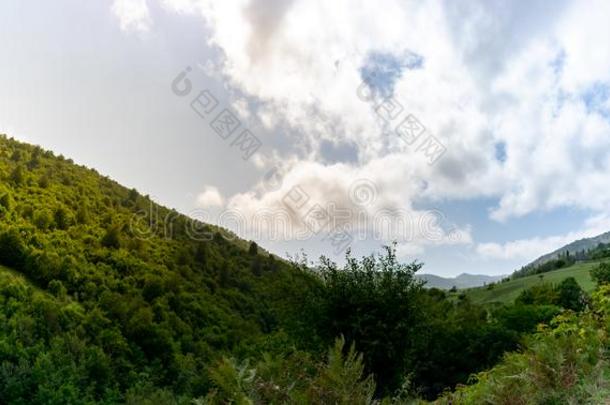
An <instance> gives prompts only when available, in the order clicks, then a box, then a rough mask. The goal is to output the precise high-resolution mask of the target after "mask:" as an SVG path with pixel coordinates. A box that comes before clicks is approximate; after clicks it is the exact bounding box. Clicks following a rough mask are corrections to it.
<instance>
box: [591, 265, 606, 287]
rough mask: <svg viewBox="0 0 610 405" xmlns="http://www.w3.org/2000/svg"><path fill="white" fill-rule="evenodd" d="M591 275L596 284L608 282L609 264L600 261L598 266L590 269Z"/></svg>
mask: <svg viewBox="0 0 610 405" xmlns="http://www.w3.org/2000/svg"><path fill="white" fill-rule="evenodd" d="M591 277H593V280H595V282H596V283H597V284H598V285H602V284H610V264H609V263H606V262H604V263H600V264H599V266H597V267H596V268H594V269H593V270H591Z"/></svg>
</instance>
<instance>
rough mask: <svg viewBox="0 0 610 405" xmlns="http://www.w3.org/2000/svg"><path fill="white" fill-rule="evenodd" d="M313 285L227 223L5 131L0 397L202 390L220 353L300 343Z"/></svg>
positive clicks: (69, 399)
mask: <svg viewBox="0 0 610 405" xmlns="http://www.w3.org/2000/svg"><path fill="white" fill-rule="evenodd" d="M317 285H319V281H318V279H317V278H315V277H314V276H312V275H311V274H309V273H307V272H304V271H299V270H298V269H296V268H294V267H293V266H291V265H289V264H288V263H286V262H285V261H283V260H280V259H277V258H275V257H274V256H272V255H269V254H268V253H266V252H264V251H262V250H261V249H259V248H258V246H256V244H254V243H250V242H248V241H244V240H240V239H238V238H236V237H235V235H233V234H231V233H230V232H229V231H227V230H225V229H222V228H218V227H215V226H212V225H207V224H203V223H200V222H197V221H194V220H192V219H190V218H188V217H186V216H183V215H181V214H180V213H178V212H176V211H174V210H171V209H168V208H165V207H162V206H160V205H158V204H156V203H155V202H153V201H151V199H150V198H148V197H147V196H143V195H141V194H140V193H138V192H137V191H136V190H130V189H127V188H125V187H122V186H121V185H119V184H117V183H116V182H114V181H112V180H110V179H108V178H107V177H104V176H101V175H100V174H98V173H97V172H96V171H95V170H91V169H88V168H86V167H82V166H78V165H76V164H74V163H73V162H72V161H71V160H69V159H66V158H64V157H62V156H55V155H54V154H53V153H52V152H49V151H45V150H43V149H42V148H40V147H37V146H33V145H28V144H24V143H20V142H17V141H15V140H13V139H9V138H7V137H6V136H1V135H0V403H32V404H35V403H74V404H81V403H108V404H111V403H123V402H130V403H134V404H136V403H152V398H156V399H155V402H157V401H159V400H160V399H159V398H166V397H167V396H168V395H170V394H171V395H172V397H173V396H174V395H184V396H185V398H197V396H200V395H202V394H205V393H206V392H209V391H210V390H211V386H212V382H211V377H210V374H209V368H210V366H211V365H214V364H216V362H218V361H219V359H221V358H222V357H223V356H224V355H227V356H228V357H232V356H236V355H237V354H238V353H239V354H241V355H245V354H247V353H250V352H251V353H258V352H260V351H261V350H262V347H263V346H264V345H265V344H266V343H265V342H267V340H269V339H272V338H273V336H277V339H278V341H281V342H285V344H286V345H291V344H296V342H297V340H298V339H307V338H308V337H307V334H306V332H304V331H299V332H298V333H297V332H296V330H297V326H295V325H299V324H300V322H309V320H308V319H307V314H303V313H301V312H302V302H303V301H304V300H305V296H304V294H306V293H307V291H310V290H311V288H313V287H315V286H317ZM162 402H163V403H170V402H168V401H165V400H162ZM171 403H178V402H171ZM180 403H191V402H190V401H188V400H187V401H184V402H180Z"/></svg>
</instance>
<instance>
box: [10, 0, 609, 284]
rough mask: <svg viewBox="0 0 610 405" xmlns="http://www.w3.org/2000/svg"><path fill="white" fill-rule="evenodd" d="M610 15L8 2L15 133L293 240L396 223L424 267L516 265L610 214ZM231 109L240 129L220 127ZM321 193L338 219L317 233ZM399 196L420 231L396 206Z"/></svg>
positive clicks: (594, 228)
mask: <svg viewBox="0 0 610 405" xmlns="http://www.w3.org/2000/svg"><path fill="white" fill-rule="evenodd" d="M609 15H610V8H609V7H608V5H607V4H606V3H605V2H602V1H588V2H587V4H586V6H583V5H582V3H581V2H570V1H559V2H553V4H550V3H549V2H546V1H528V2H521V1H517V2H511V3H510V4H504V2H495V1H492V2H489V1H466V2H459V3H456V2H448V1H424V2H421V1H417V2H416V1H413V2H411V1H399V0H382V1H381V2H380V1H366V0H362V1H358V2H356V4H355V3H354V2H353V1H351V2H350V1H336V2H323V1H321V0H320V1H313V0H235V1H231V2H215V1H211V0H113V1H88V2H82V1H76V0H58V1H57V2H53V3H50V2H45V1H42V0H40V1H34V0H24V1H19V2H15V1H13V2H3V3H2V4H1V5H0V44H1V45H2V50H3V60H4V61H5V62H4V63H2V64H0V92H1V94H2V95H3V97H2V98H0V132H4V133H7V134H9V135H11V136H14V137H16V138H17V139H20V140H23V141H27V142H32V143H36V144H40V145H42V146H44V147H45V148H49V149H52V150H54V151H56V152H58V153H62V154H64V155H66V156H69V157H72V158H73V159H74V160H75V161H77V162H78V163H81V164H85V165H87V166H90V167H94V168H96V169H97V170H98V171H100V172H101V173H103V174H106V175H109V176H110V177H112V178H114V179H116V180H117V181H119V182H121V183H123V184H125V185H126V186H129V187H135V188H137V189H138V190H139V191H141V192H142V193H145V194H149V195H151V196H152V197H154V198H155V199H156V200H158V201H159V202H161V203H163V204H165V205H168V206H171V207H175V208H176V209H178V210H180V211H182V212H184V213H186V214H189V215H192V216H195V217H198V218H201V219H206V220H208V221H211V222H215V223H219V224H221V225H224V226H227V227H229V228H232V229H234V230H235V231H236V232H237V233H238V234H240V235H241V236H243V237H245V238H252V239H256V240H257V241H258V242H259V243H260V244H261V245H262V246H264V247H266V248H268V249H269V250H271V251H273V252H274V253H277V254H279V255H282V256H284V255H286V253H290V254H294V253H295V252H298V251H300V250H301V249H303V250H305V251H306V252H307V253H309V256H310V257H316V256H318V255H320V254H325V255H329V256H331V257H332V258H335V259H337V260H341V256H342V253H341V249H335V247H336V246H335V245H333V243H332V240H333V239H332V237H333V236H337V235H339V231H345V234H349V235H350V236H351V239H353V241H351V242H350V243H347V244H346V245H345V246H348V245H349V246H351V248H352V250H353V251H354V253H355V254H357V255H361V254H368V253H370V252H372V251H375V250H377V249H379V247H380V246H381V245H382V244H385V243H389V242H391V241H392V240H396V241H397V242H398V251H399V253H400V255H401V258H402V259H404V260H414V259H419V260H421V261H424V262H425V263H426V267H425V269H424V271H425V272H432V273H436V274H440V275H445V276H454V275H457V274H459V273H462V272H470V273H485V274H506V273H509V272H510V271H512V270H514V269H516V268H518V267H520V266H522V265H524V264H526V263H528V262H529V261H531V260H534V259H535V258H536V257H538V256H539V255H541V254H544V253H547V252H548V251H550V250H553V249H555V248H558V247H560V246H562V245H563V244H565V243H569V242H571V241H572V240H574V239H578V238H581V237H586V236H594V235H596V234H598V233H602V232H605V231H608V230H610V217H609V214H610V212H609V211H610V210H609V209H608V208H607V207H610V191H608V190H610V188H608V187H607V185H608V184H609V181H610V115H609V114H610V92H609V91H608V89H609V88H610V47H608V46H607V44H606V43H605V42H606V39H605V38H608V37H610V28H609V26H608V24H607V17H608V16H609ZM7 62H8V63H7ZM187 67H190V72H189V73H188V75H186V76H185V78H186V79H188V80H189V82H190V84H191V90H190V92H188V94H187V95H185V96H179V95H176V93H175V92H174V91H172V82H173V81H174V80H177V79H176V78H177V77H178V76H179V74H180V73H181V72H183V71H184V69H186V68H187ZM178 83H179V84H180V85H184V84H185V81H184V80H182V79H181V80H179V81H178ZM203 91H207V93H201V92H203ZM200 94H208V95H210V96H211V97H212V98H209V97H208V98H207V99H206V100H208V101H210V100H214V103H215V104H216V107H215V109H214V110H213V112H210V115H209V116H208V115H205V114H204V115H202V116H200V115H198V114H197V113H196V112H195V111H194V109H193V107H192V103H193V102H194V101H195V99H196V98H197V97H200V98H198V100H199V102H201V101H202V100H203V98H201V97H203V96H200ZM200 106H201V104H200ZM210 106H211V104H208V107H210ZM210 108H211V107H210ZM225 109H226V110H227V111H230V112H231V114H232V117H234V118H235V119H237V120H238V122H239V126H238V128H237V129H235V131H234V133H231V134H225V133H217V132H216V131H215V130H214V124H213V120H214V119H215V117H216V116H217V115H218V114H219V113H220V112H221V111H224V110H225ZM216 122H218V121H216ZM218 128H219V127H218V126H217V127H216V129H217V130H218ZM246 130H247V131H249V132H247V133H246V132H243V131H246ZM243 134H251V135H252V136H255V137H256V138H248V136H249V135H243ZM223 137H226V139H223ZM240 137H241V138H240ZM244 139H256V141H257V142H260V147H259V148H257V149H254V148H253V147H252V145H250V146H251V147H250V149H248V148H246V146H248V145H245V144H244V143H243V141H244ZM240 140H241V141H240ZM240 142H241V143H240ZM242 148H245V149H246V150H244V149H242ZM249 152H253V153H252V154H250V153H249ZM245 155H247V156H245ZM270 179H274V180H277V181H275V182H273V181H270ZM295 193H297V194H299V193H301V196H303V195H306V197H307V198H306V203H305V204H303V206H298V207H297V206H290V204H295V202H294V201H292V200H290V201H288V202H287V196H294V195H295ZM303 193H304V194H303ZM316 207H322V210H321V211H319V212H318V213H321V216H319V217H317V219H316V220H317V221H320V220H321V219H320V218H327V219H330V220H329V221H328V223H319V225H320V229H314V230H312V223H311V222H308V221H310V220H311V218H313V217H312V216H311V215H313V214H312V213H315V212H314V211H315V210H313V209H314V208H316ZM310 209H311V210H310ZM389 213H392V215H399V219H398V220H396V221H395V223H403V224H405V225H404V227H403V228H401V230H400V231H401V232H396V230H391V229H385V228H384V227H383V226H381V225H380V224H381V223H382V222H383V220H384V219H387V218H389V217H390V214H389ZM264 215H271V216H275V217H274V221H275V222H274V223H273V224H271V225H270V224H268V223H264V221H260V220H261V218H262V217H263V216H264ZM401 221H402V222H401ZM237 222H239V223H237ZM316 224H318V222H316V223H314V224H313V226H314V228H315V227H316V226H315V225H316ZM329 224H333V225H332V226H331V225H329ZM378 225H380V226H378ZM274 227H275V228H274ZM277 227H282V229H280V230H279V231H278V229H276V228H277ZM331 228H332V229H331ZM345 234H342V235H343V236H344V237H345ZM343 240H344V241H345V240H346V239H345V238H344V239H343ZM348 242H349V241H348ZM345 246H343V247H345Z"/></svg>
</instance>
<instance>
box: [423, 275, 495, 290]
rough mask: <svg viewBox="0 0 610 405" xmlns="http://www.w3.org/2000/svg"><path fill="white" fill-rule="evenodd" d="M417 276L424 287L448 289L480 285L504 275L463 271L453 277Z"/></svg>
mask: <svg viewBox="0 0 610 405" xmlns="http://www.w3.org/2000/svg"><path fill="white" fill-rule="evenodd" d="M416 277H417V278H419V279H420V280H423V281H425V282H426V287H429V288H440V289H442V290H449V289H451V288H453V287H456V288H472V287H480V286H483V285H486V284H489V283H493V282H496V281H499V280H501V279H503V278H504V277H506V276H486V275H483V274H467V273H463V274H460V275H459V276H457V277H454V278H444V277H440V276H436V275H434V274H418V275H416Z"/></svg>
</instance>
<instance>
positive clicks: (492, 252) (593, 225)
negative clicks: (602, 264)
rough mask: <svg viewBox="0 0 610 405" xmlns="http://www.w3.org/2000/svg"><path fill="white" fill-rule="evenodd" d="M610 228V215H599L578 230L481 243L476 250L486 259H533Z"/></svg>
mask: <svg viewBox="0 0 610 405" xmlns="http://www.w3.org/2000/svg"><path fill="white" fill-rule="evenodd" d="M609 229H610V217H608V216H607V215H597V216H594V217H591V218H589V219H588V220H587V221H586V224H585V227H584V228H583V229H581V230H579V231H576V232H569V233H566V234H564V235H554V236H549V237H546V238H539V237H536V238H530V239H520V240H514V241H510V242H506V243H480V244H478V245H477V247H476V252H477V254H479V255H480V256H481V257H482V258H484V259H498V260H521V261H528V262H529V261H533V260H535V259H537V258H538V257H540V256H542V255H544V254H547V253H550V252H553V251H555V250H557V249H559V248H561V247H563V246H565V245H567V244H569V243H571V242H574V241H575V240H579V239H583V238H591V237H594V236H598V235H600V234H602V233H605V232H608V230H609Z"/></svg>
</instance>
